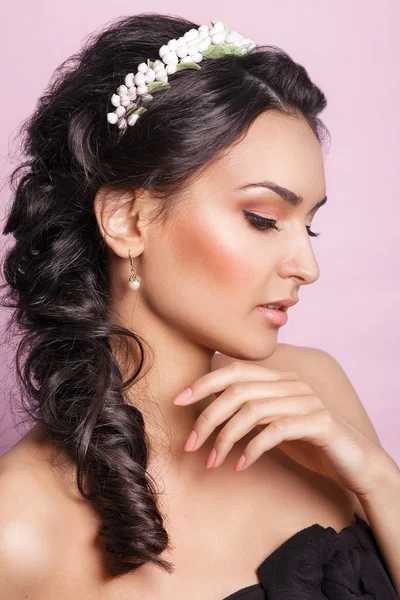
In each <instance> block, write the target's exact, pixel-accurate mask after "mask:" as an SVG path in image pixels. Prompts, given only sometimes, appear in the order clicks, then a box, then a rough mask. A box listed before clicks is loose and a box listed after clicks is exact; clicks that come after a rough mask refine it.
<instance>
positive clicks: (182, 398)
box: [174, 387, 192, 404]
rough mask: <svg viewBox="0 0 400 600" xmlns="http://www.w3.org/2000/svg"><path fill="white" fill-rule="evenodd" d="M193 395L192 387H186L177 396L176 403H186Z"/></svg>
mask: <svg viewBox="0 0 400 600" xmlns="http://www.w3.org/2000/svg"><path fill="white" fill-rule="evenodd" d="M191 395H192V388H191V387H187V388H186V389H184V390H183V392H181V393H180V394H178V395H177V397H176V398H175V400H174V404H186V402H187V401H188V400H189V398H190V396H191Z"/></svg>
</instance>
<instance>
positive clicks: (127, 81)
mask: <svg viewBox="0 0 400 600" xmlns="http://www.w3.org/2000/svg"><path fill="white" fill-rule="evenodd" d="M133 78H134V74H133V73H128V75H126V76H125V85H126V87H128V88H130V87H132V85H133Z"/></svg>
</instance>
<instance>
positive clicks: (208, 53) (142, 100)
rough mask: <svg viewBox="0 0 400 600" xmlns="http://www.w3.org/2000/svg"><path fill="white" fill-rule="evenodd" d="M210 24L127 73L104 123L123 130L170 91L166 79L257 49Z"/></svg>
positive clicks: (221, 26)
mask: <svg viewBox="0 0 400 600" xmlns="http://www.w3.org/2000/svg"><path fill="white" fill-rule="evenodd" d="M211 23H212V27H209V26H208V25H200V27H199V28H198V29H190V30H189V31H187V32H186V33H185V34H184V35H183V37H180V38H179V39H178V40H177V39H172V40H170V41H169V42H168V43H167V44H165V45H163V46H161V48H160V49H159V55H160V58H161V60H155V61H151V60H147V62H142V63H140V65H139V66H138V67H137V73H136V74H134V73H128V74H127V75H126V77H125V84H122V85H120V86H119V87H118V88H117V92H116V93H115V94H113V95H112V97H111V104H112V105H113V106H115V110H114V111H113V112H109V113H108V114H107V121H108V122H109V123H111V124H112V125H114V124H117V125H118V127H119V128H120V129H122V130H125V129H126V128H127V126H128V125H134V124H135V123H136V121H137V119H138V118H139V116H140V115H141V114H142V113H144V112H145V111H146V110H147V109H146V107H145V106H144V105H145V104H146V103H147V102H148V101H150V100H152V99H153V96H152V94H154V92H157V91H159V90H163V89H166V88H170V87H171V86H170V84H169V83H168V75H172V74H173V73H175V72H176V71H181V70H182V69H200V68H201V67H200V66H199V65H198V63H199V62H201V61H202V60H203V58H221V57H222V56H224V55H226V54H234V55H236V56H242V55H243V54H246V53H247V52H249V51H250V50H251V49H252V48H254V47H255V46H256V43H255V42H254V41H253V40H251V39H249V38H245V37H243V35H242V34H240V33H237V32H236V31H229V29H228V28H227V26H226V25H225V23H223V21H211Z"/></svg>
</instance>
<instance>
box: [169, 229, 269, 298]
mask: <svg viewBox="0 0 400 600" xmlns="http://www.w3.org/2000/svg"><path fill="white" fill-rule="evenodd" d="M248 239H249V238H248V235H246V231H245V230H243V231H241V232H238V231H235V228H234V227H228V226H226V227H223V226H222V225H219V224H215V223H212V222H209V223H208V224H207V226H203V227H197V228H195V227H193V228H191V229H190V230H189V231H188V232H187V235H185V236H184V238H183V239H182V241H181V242H182V246H181V251H182V253H181V256H182V259H181V260H182V262H184V263H185V268H186V265H187V267H188V268H190V269H191V270H192V272H194V273H196V276H197V275H198V276H199V277H201V279H202V281H203V283H205V284H206V285H208V286H212V288H213V289H214V290H215V289H218V288H227V287H228V288H229V289H232V290H234V291H235V292H236V293H240V288H241V286H246V287H247V286H249V285H251V283H252V282H253V285H254V282H255V281H257V272H259V274H260V273H261V271H260V270H259V266H258V263H257V258H256V257H254V253H253V252H252V249H251V246H250V245H249V244H248V243H247V242H248ZM193 269H194V271H193Z"/></svg>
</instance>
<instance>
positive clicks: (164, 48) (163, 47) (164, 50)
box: [158, 44, 170, 58]
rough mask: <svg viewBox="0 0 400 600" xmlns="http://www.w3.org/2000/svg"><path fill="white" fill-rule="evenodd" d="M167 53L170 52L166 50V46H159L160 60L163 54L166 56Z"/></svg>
mask: <svg viewBox="0 0 400 600" xmlns="http://www.w3.org/2000/svg"><path fill="white" fill-rule="evenodd" d="M167 52H170V49H169V48H168V46H166V45H165V44H164V46H161V48H160V49H159V51H158V54H159V55H160V56H161V58H162V57H163V56H164V54H167Z"/></svg>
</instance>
